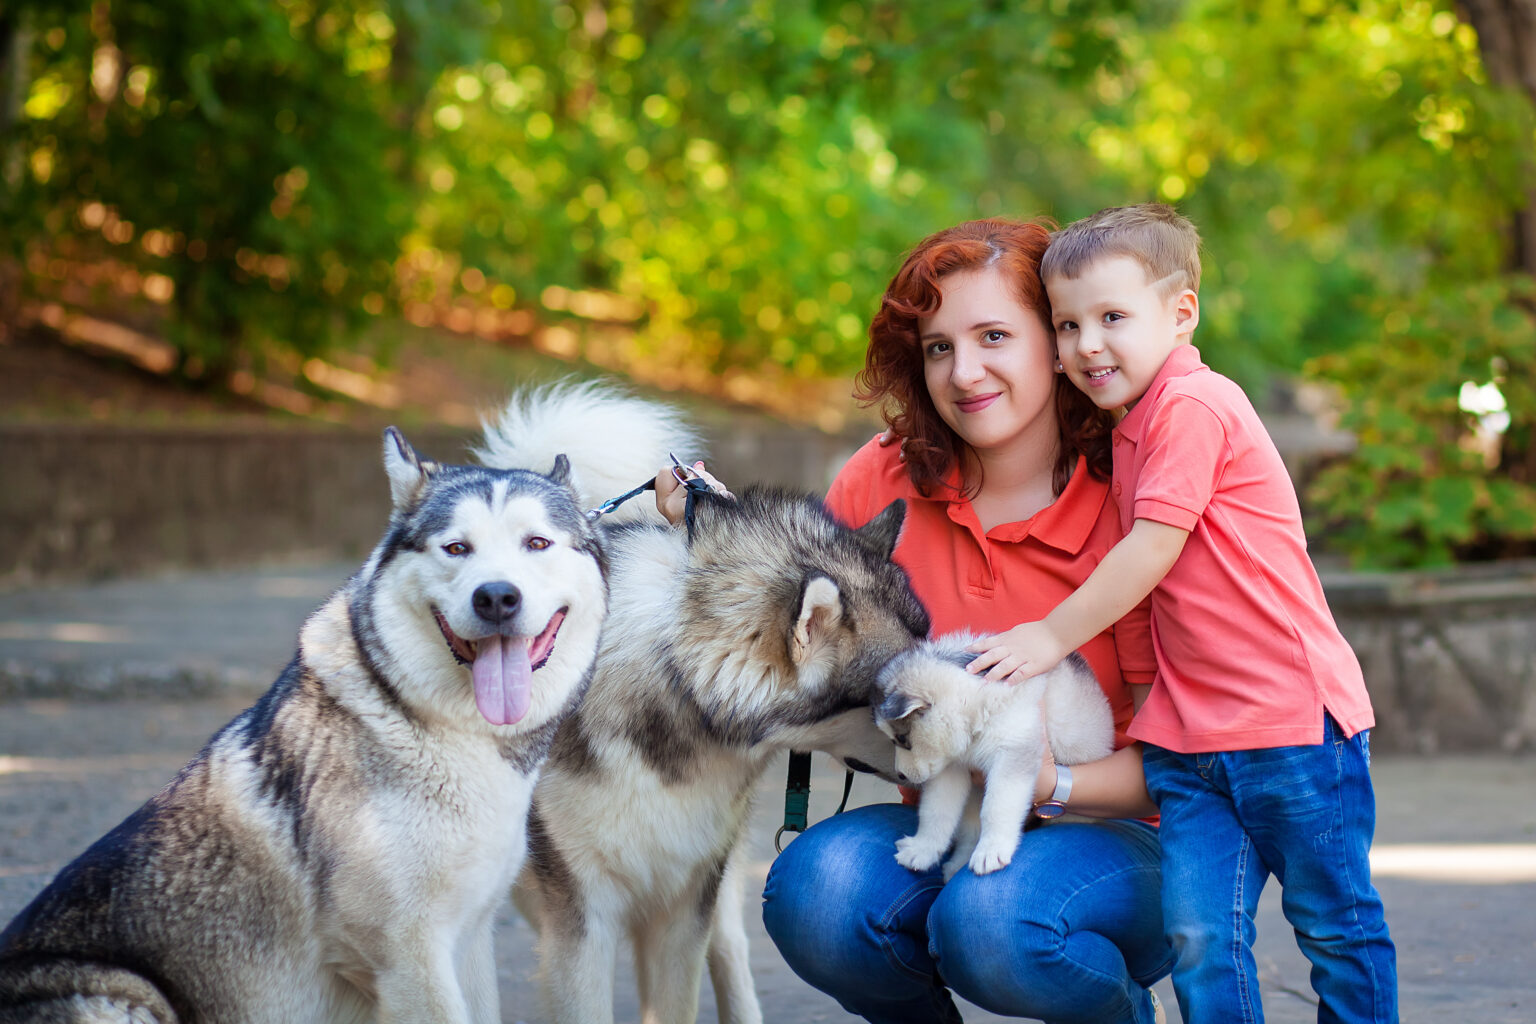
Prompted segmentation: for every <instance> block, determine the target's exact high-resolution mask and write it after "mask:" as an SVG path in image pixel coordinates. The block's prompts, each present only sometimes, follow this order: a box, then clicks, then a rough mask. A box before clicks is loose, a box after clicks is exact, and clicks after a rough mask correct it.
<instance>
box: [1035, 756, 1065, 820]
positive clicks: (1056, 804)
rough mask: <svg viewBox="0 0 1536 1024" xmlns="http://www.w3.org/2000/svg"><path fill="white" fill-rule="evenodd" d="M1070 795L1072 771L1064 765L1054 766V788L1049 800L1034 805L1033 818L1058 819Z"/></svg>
mask: <svg viewBox="0 0 1536 1024" xmlns="http://www.w3.org/2000/svg"><path fill="white" fill-rule="evenodd" d="M1071 795H1072V769H1071V768H1068V767H1067V766H1066V765H1064V764H1058V765H1057V766H1056V788H1055V789H1053V790H1051V798H1050V799H1049V800H1042V801H1040V802H1039V803H1037V804H1035V817H1037V818H1045V819H1047V820H1049V819H1051V818H1055V817H1058V816H1059V815H1060V814H1061V813H1062V812H1063V811H1065V810H1066V809H1067V798H1068V797H1070V796H1071Z"/></svg>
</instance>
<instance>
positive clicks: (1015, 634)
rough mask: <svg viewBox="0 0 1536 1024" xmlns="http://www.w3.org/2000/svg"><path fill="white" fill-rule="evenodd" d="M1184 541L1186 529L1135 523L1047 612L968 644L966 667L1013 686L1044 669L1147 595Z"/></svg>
mask: <svg viewBox="0 0 1536 1024" xmlns="http://www.w3.org/2000/svg"><path fill="white" fill-rule="evenodd" d="M1188 539H1189V531H1188V530H1182V529H1180V528H1179V527H1177V526H1169V525H1168V524H1167V523H1159V522H1155V521H1153V520H1151V519H1138V520H1136V522H1135V523H1134V524H1132V526H1131V532H1130V533H1127V534H1126V535H1125V536H1124V537H1122V538H1120V542H1119V543H1118V544H1116V545H1115V546H1114V547H1112V548H1110V549H1109V554H1107V555H1105V556H1104V561H1102V562H1100V563H1099V565H1098V568H1096V569H1094V570H1093V572H1092V574H1090V575H1089V577H1088V578H1087V579H1086V580H1084V581H1083V584H1082V586H1080V587H1078V588H1077V589H1076V590H1075V591H1073V592H1072V594H1071V596H1070V597H1068V598H1067V599H1066V600H1064V601H1062V602H1061V603H1060V604H1058V605H1057V606H1056V608H1055V610H1054V611H1052V612H1051V614H1049V615H1047V616H1046V617H1045V618H1043V619H1041V620H1040V621H1038V622H1024V623H1020V624H1019V625H1017V626H1014V627H1013V628H1012V629H1010V630H1008V631H1007V632H1006V633H999V634H997V635H996V636H990V637H983V638H982V639H980V640H978V641H976V642H975V643H974V644H972V645H971V650H973V651H979V652H981V653H980V654H979V655H978V656H977V657H976V659H975V660H973V661H972V662H971V663H970V664H969V665H967V666H966V669H967V670H968V671H970V672H976V673H982V672H985V674H986V677H987V678H988V679H1005V678H1011V679H1012V681H1013V682H1023V681H1024V680H1025V679H1028V678H1029V677H1030V676H1034V675H1039V674H1040V673H1041V672H1044V671H1046V670H1047V669H1049V668H1051V667H1052V666H1054V665H1055V664H1056V663H1057V662H1059V661H1060V660H1061V659H1062V658H1065V657H1066V656H1067V655H1068V654H1071V653H1072V652H1073V651H1075V650H1077V649H1078V648H1079V647H1081V646H1082V645H1083V644H1085V643H1087V642H1088V641H1089V640H1092V639H1093V638H1094V637H1096V636H1098V635H1099V634H1100V633H1102V632H1103V631H1104V630H1106V629H1108V628H1109V627H1110V626H1112V625H1114V624H1115V623H1116V622H1117V621H1119V619H1120V617H1121V616H1123V615H1125V614H1126V613H1127V612H1129V611H1130V610H1131V609H1132V608H1135V607H1136V606H1137V605H1138V604H1140V603H1141V599H1142V598H1144V597H1146V596H1147V595H1148V594H1150V593H1152V590H1153V589H1154V588H1155V587H1156V586H1157V585H1158V584H1159V583H1160V582H1162V579H1163V577H1164V576H1166V575H1167V574H1168V570H1169V569H1171V568H1173V563H1174V562H1176V561H1178V558H1179V553H1180V552H1181V551H1183V550H1184V542H1185V541H1186V540H1188Z"/></svg>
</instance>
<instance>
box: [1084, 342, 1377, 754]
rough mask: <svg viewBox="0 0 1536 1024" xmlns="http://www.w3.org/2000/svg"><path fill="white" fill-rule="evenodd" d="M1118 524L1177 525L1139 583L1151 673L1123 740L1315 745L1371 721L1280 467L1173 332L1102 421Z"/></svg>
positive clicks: (1239, 406)
mask: <svg viewBox="0 0 1536 1024" xmlns="http://www.w3.org/2000/svg"><path fill="white" fill-rule="evenodd" d="M1114 460H1115V468H1114V494H1115V501H1116V503H1117V504H1118V505H1119V509H1120V522H1121V526H1122V527H1123V528H1124V529H1125V530H1129V529H1130V528H1131V524H1132V523H1133V522H1134V521H1135V520H1137V519H1150V520H1153V521H1154V522H1159V523H1166V524H1168V525H1170V526H1175V527H1178V528H1179V529H1181V530H1188V531H1190V533H1189V539H1188V541H1186V542H1185V545H1184V550H1183V552H1182V553H1181V554H1180V555H1179V558H1178V561H1177V562H1175V563H1174V565H1173V568H1172V569H1170V570H1169V571H1168V575H1166V576H1165V577H1163V581H1162V582H1161V583H1159V584H1158V585H1157V588H1156V589H1155V590H1153V591H1152V643H1153V648H1154V650H1155V652H1156V655H1157V680H1156V682H1154V683H1153V686H1152V693H1151V694H1150V695H1149V696H1148V697H1147V700H1146V703H1144V704H1143V705H1142V707H1141V711H1140V712H1139V713H1138V714H1137V715H1136V720H1135V721H1134V722H1133V723H1132V725H1131V729H1130V734H1131V735H1132V736H1134V737H1135V738H1136V739H1139V740H1144V741H1146V742H1148V743H1155V744H1157V745H1158V746H1161V747H1166V748H1168V749H1169V750H1175V751H1178V752H1179V753H1184V754H1193V753H1206V752H1210V751H1220V750H1252V749H1257V748H1260V747H1285V746H1297V745H1303V744H1316V743H1321V742H1322V739H1323V712H1324V710H1325V709H1326V710H1327V711H1328V712H1330V713H1331V714H1332V715H1333V717H1334V719H1335V720H1336V721H1337V722H1338V723H1339V725H1340V726H1341V727H1342V729H1343V731H1344V734H1345V735H1346V736H1353V735H1354V734H1355V733H1357V732H1359V731H1360V730H1361V729H1364V728H1367V727H1369V726H1371V725H1372V724H1374V722H1375V719H1374V717H1373V715H1372V713H1371V702H1370V697H1369V696H1368V695H1367V693H1366V689H1365V681H1364V679H1363V677H1362V676H1361V673H1360V663H1359V662H1358V661H1357V660H1356V659H1355V654H1354V652H1353V651H1352V650H1351V649H1350V647H1349V644H1348V642H1347V641H1345V639H1344V637H1343V635H1342V634H1341V633H1340V632H1339V629H1338V626H1337V625H1336V624H1335V623H1334V621H1333V615H1332V613H1331V612H1330V611H1329V610H1328V603H1327V601H1326V600H1325V599H1324V597H1323V587H1322V583H1321V582H1319V580H1318V578H1317V571H1316V570H1315V569H1314V568H1313V565H1312V560H1311V558H1309V557H1308V555H1307V540H1306V537H1305V535H1304V534H1303V533H1302V526H1301V508H1300V506H1299V505H1298V503H1297V500H1296V491H1295V489H1294V488H1293V487H1292V485H1291V478H1290V475H1289V474H1288V473H1287V472H1286V468H1285V464H1284V463H1283V462H1282V461H1281V460H1280V453H1279V452H1278V451H1277V450H1276V449H1275V445H1274V442H1273V441H1272V440H1270V437H1269V434H1268V432H1266V431H1265V429H1264V425H1263V424H1262V423H1261V422H1259V417H1258V414H1257V413H1256V412H1254V409H1253V406H1252V404H1250V403H1249V401H1248V397H1247V396H1246V395H1245V394H1243V391H1242V389H1241V388H1239V387H1238V386H1237V385H1236V384H1235V383H1233V382H1232V381H1230V380H1228V379H1227V378H1226V377H1223V376H1221V375H1220V374H1218V373H1214V372H1212V371H1211V369H1210V368H1209V367H1208V366H1206V365H1205V364H1204V363H1202V362H1201V361H1200V353H1199V352H1198V351H1197V350H1196V349H1195V347H1194V346H1193V345H1181V346H1180V347H1179V348H1177V349H1175V350H1174V351H1173V353H1172V354H1171V355H1170V356H1169V357H1168V360H1167V361H1166V362H1165V363H1164V364H1163V367H1162V369H1161V370H1160V371H1158V374H1157V376H1156V378H1154V379H1153V382H1152V385H1151V387H1149V388H1148V389H1147V392H1146V394H1145V395H1143V396H1142V398H1141V400H1140V401H1139V402H1137V403H1136V405H1135V406H1134V407H1133V408H1132V409H1131V411H1130V412H1129V413H1127V414H1126V416H1125V418H1124V419H1123V420H1121V421H1120V424H1119V426H1117V427H1116V428H1115V434H1114Z"/></svg>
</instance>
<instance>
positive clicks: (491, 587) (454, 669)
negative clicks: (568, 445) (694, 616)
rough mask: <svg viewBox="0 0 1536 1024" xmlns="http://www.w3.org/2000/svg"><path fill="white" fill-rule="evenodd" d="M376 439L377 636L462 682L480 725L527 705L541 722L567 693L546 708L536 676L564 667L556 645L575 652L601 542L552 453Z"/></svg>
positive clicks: (592, 623)
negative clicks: (480, 458)
mask: <svg viewBox="0 0 1536 1024" xmlns="http://www.w3.org/2000/svg"><path fill="white" fill-rule="evenodd" d="M385 449H386V452H385V464H386V467H387V468H388V470H389V476H390V484H391V490H392V492H393V496H394V513H393V516H392V518H391V529H390V532H389V535H388V536H387V537H386V538H385V541H384V542H383V544H381V546H380V548H379V550H378V551H377V552H375V557H374V559H373V560H372V561H371V562H370V566H369V568H371V569H372V571H373V576H374V581H375V582H376V583H377V584H378V585H374V586H370V587H369V588H368V592H369V593H370V594H371V596H372V597H373V602H372V604H373V611H374V613H375V615H376V617H377V621H376V627H377V635H378V636H379V637H380V639H381V641H382V642H383V643H384V645H385V646H386V647H388V648H390V649H391V653H392V654H394V655H395V657H396V659H397V661H398V663H399V664H398V667H399V668H400V669H401V670H402V671H404V672H407V673H419V674H421V675H423V676H426V677H430V678H434V679H437V680H440V681H442V684H443V685H446V686H449V687H452V686H453V685H454V684H455V683H457V685H458V686H459V687H461V688H462V689H463V692H464V693H465V694H468V693H470V692H471V688H472V693H473V700H474V705H475V707H476V708H477V709H478V710H479V713H480V715H481V716H482V717H484V719H485V720H486V721H487V722H489V723H490V724H492V725H501V726H505V725H515V724H518V723H520V722H523V721H524V719H525V718H527V717H528V715H529V713H530V711H535V712H537V713H536V714H535V715H534V716H533V719H532V720H531V721H530V724H536V723H538V722H542V721H543V720H545V719H546V718H548V716H549V714H551V713H553V711H554V710H556V709H557V707H558V705H559V704H563V703H564V697H565V696H566V695H564V694H550V695H548V696H549V698H550V703H554V704H555V705H556V707H544V706H543V704H544V703H545V702H543V701H541V700H539V696H540V694H539V692H538V688H537V687H536V686H535V680H536V678H537V677H536V673H537V672H538V670H539V669H541V668H543V667H544V666H545V665H547V664H555V665H557V666H562V667H568V666H563V665H562V658H563V657H564V655H563V650H564V648H565V647H567V646H569V647H570V658H585V657H587V656H588V654H589V652H590V650H591V648H592V646H593V644H594V642H595V638H596V634H597V629H598V626H599V624H600V623H601V620H602V614H603V610H604V608H605V604H606V601H605V590H606V586H605V582H604V577H605V573H606V566H605V564H604V559H603V551H602V548H601V545H600V544H599V542H598V539H597V535H596V533H595V532H594V531H593V529H592V527H591V525H590V524H589V523H588V522H587V519H586V517H585V516H584V515H583V514H582V513H581V511H580V507H579V505H578V502H577V499H576V495H575V494H574V492H572V491H571V489H570V488H569V487H568V486H567V483H568V468H567V464H566V462H565V459H564V457H560V458H557V459H556V461H555V466H554V469H553V470H552V471H551V473H550V474H549V475H548V476H544V475H541V474H538V473H533V472H529V471H526V470H492V469H484V468H480V467H472V466H444V465H441V464H438V463H435V462H432V461H430V460H426V459H422V458H421V457H420V456H418V455H417V454H416V453H415V452H414V451H413V450H412V449H411V448H410V446H409V445H408V444H406V443H405V441H404V439H403V438H401V437H400V436H399V435H398V433H396V434H392V435H391V436H390V437H389V438H388V439H387V440H386V443H385ZM365 571H366V570H365ZM384 581H387V585H386V584H385V583H384ZM570 634H576V635H575V636H571V635H570ZM394 637H408V638H409V642H406V643H399V642H395V641H394V640H393V639H392V638H394ZM424 638H430V640H428V641H427V642H425V643H424V642H423V640H424ZM568 639H569V640H571V641H573V642H572V643H570V644H566V642H565V641H566V640H568ZM566 660H569V659H566ZM559 674H560V675H562V676H564V674H565V673H564V672H561V673H559Z"/></svg>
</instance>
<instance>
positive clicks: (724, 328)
mask: <svg viewBox="0 0 1536 1024" xmlns="http://www.w3.org/2000/svg"><path fill="white" fill-rule="evenodd" d="M1531 7H1532V0H1468V2H1466V3H1462V4H1459V5H1456V4H1453V3H1452V2H1451V0H1185V2H1178V0H1160V2H1156V3H1135V2H1131V0H1016V2H1012V3H1006V4H1005V3H982V4H977V3H974V2H969V0H933V2H931V3H927V4H902V3H895V2H892V0H780V2H769V0H712V2H711V3H709V4H691V3H686V2H684V0H656V2H651V3H640V2H638V0H564V2H560V0H554V2H552V0H279V2H276V3H272V2H267V0H225V2H222V3H218V4H215V3H212V2H211V0H180V2H177V3H171V2H150V0H93V2H89V3H87V2H84V0H64V2H59V0H19V2H17V0H12V2H8V3H5V4H4V5H3V6H0V132H3V134H0V267H3V266H9V267H11V268H13V276H19V278H20V281H21V288H22V290H23V291H25V292H28V293H29V294H35V295H51V296H55V297H58V296H64V297H65V298H68V299H69V300H70V301H74V302H78V303H80V304H84V305H89V303H90V301H91V300H92V296H91V293H90V291H89V289H88V288H87V284H88V282H89V281H91V280H96V281H100V282H101V284H100V285H98V286H97V287H99V288H102V289H107V288H110V287H116V288H117V289H118V291H117V293H116V294H117V296H118V298H119V299H120V296H121V293H122V291H123V282H125V281H126V282H128V283H130V284H132V285H133V286H134V288H136V289H137V292H136V294H138V295H140V296H141V299H142V301H144V302H146V303H148V304H149V305H150V306H151V307H152V308H153V309H158V310H163V311H165V313H166V314H167V315H165V316H163V318H162V320H161V322H162V324H163V330H164V331H165V332H166V333H168V334H169V336H170V338H171V339H172V341H173V342H174V343H175V344H176V346H177V349H178V351H179V352H180V353H181V357H182V360H183V365H182V369H183V371H184V372H186V373H188V374H189V375H190V374H193V373H196V372H201V373H203V374H204V376H205V377H209V378H217V376H218V375H219V374H221V373H223V372H224V370H225V369H226V368H227V367H229V366H231V365H234V364H236V363H237V362H240V361H242V360H244V361H247V362H248V361H250V360H252V359H259V358H260V357H261V356H262V355H263V354H264V353H270V352H288V353H298V354H301V355H302V354H308V353H317V352H321V351H323V350H324V347H325V346H326V344H327V343H328V342H329V341H330V340H332V339H334V338H338V337H345V336H347V332H348V331H349V330H350V329H352V328H355V327H356V326H357V325H358V324H359V323H360V322H361V320H362V319H363V318H364V317H365V316H367V315H369V314H380V313H384V312H386V311H390V310H394V309H395V308H396V305H397V302H398V303H399V308H401V309H402V310H403V311H404V312H405V313H406V314H407V315H408V316H411V317H413V318H418V316H417V315H418V314H420V316H419V318H418V322H423V323H425V322H433V321H434V318H436V319H438V320H440V319H441V317H442V314H443V311H444V310H445V309H447V310H448V311H450V312H452V313H455V314H460V313H462V314H464V315H463V316H461V317H460V322H468V323H473V322H475V316H474V315H475V314H478V313H480V312H489V313H492V314H496V315H500V314H510V313H511V312H513V311H518V312H519V313H520V314H522V316H521V319H519V320H518V321H517V322H519V323H522V324H525V325H537V324H539V323H544V324H554V325H555V326H557V327H562V328H564V329H565V332H566V333H565V334H564V335H563V337H564V338H565V341H564V342H562V344H564V345H566V347H567V350H568V351H569V352H571V353H572V354H574V353H575V352H576V351H578V350H580V351H583V352H584V353H585V354H588V355H591V354H592V353H594V352H596V351H598V349H599V348H600V347H603V346H607V347H608V348H609V349H611V350H614V353H613V354H614V358H612V359H608V360H606V361H607V362H609V364H610V365H615V366H618V367H622V368H627V369H631V370H633V371H635V372H642V373H643V374H644V375H646V376H648V377H650V378H651V379H653V380H661V381H663V382H667V383H675V384H680V385H685V386H692V387H696V388H699V389H701V390H707V391H715V392H718V391H719V390H721V387H720V383H721V381H722V380H724V381H725V382H726V384H727V385H728V386H727V387H726V388H725V390H726V392H727V393H732V394H735V393H736V392H733V391H732V390H731V387H730V386H729V385H732V384H742V385H743V386H745V385H747V384H753V383H754V382H758V381H763V380H769V381H774V382H777V384H776V386H778V387H779V388H781V390H783V389H794V388H796V387H799V386H801V385H802V382H803V383H805V384H810V383H814V382H817V381H827V380H836V379H846V378H847V376H848V375H849V374H850V373H851V372H852V371H853V370H854V369H855V368H856V367H857V366H858V365H859V363H860V360H861V356H862V349H863V338H864V329H865V324H866V323H867V320H868V316H869V314H870V312H871V311H872V309H873V308H874V306H875V303H876V301H877V298H878V295H879V291H880V289H881V288H882V287H883V285H884V283H885V281H886V280H887V278H888V276H889V274H890V273H891V271H892V270H893V269H894V267H895V265H896V264H897V262H898V261H899V257H900V254H901V253H902V252H903V251H904V250H905V249H906V248H907V247H908V246H910V245H912V244H913V243H914V242H915V241H916V240H917V239H918V238H920V237H921V236H922V235H923V234H924V233H926V232H928V231H931V230H934V229H936V228H939V227H942V226H944V225H946V224H948V223H952V222H954V221H956V220H959V219H962V218H967V217H974V216H983V215H989V214H1008V215H1013V216H1024V217H1029V216H1034V215H1037V214H1046V215H1050V216H1054V217H1055V218H1057V219H1059V220H1062V221H1066V220H1070V219H1073V218H1075V217H1078V216H1081V215H1083V214H1086V213H1088V212H1091V211H1092V210H1093V209H1095V208H1097V207H1100V206H1105V205H1118V204H1122V203H1127V202H1135V201H1139V200H1144V199H1152V198H1160V199H1164V200H1167V201H1170V202H1175V203H1177V204H1179V205H1180V206H1181V208H1183V209H1184V210H1185V212H1187V213H1188V214H1189V215H1190V216H1191V217H1192V218H1193V219H1194V220H1195V221H1196V223H1197V224H1199V225H1200V227H1201V229H1202V233H1203V235H1204V237H1205V239H1206V248H1207V254H1208V257H1209V259H1208V266H1207V274H1206V282H1205V287H1204V288H1203V295H1202V306H1203V309H1202V312H1203V317H1202V326H1201V340H1200V344H1201V349H1202V352H1203V353H1204V354H1205V355H1206V357H1207V358H1208V359H1209V360H1210V362H1211V363H1212V364H1213V365H1214V366H1216V367H1217V368H1218V369H1220V370H1222V371H1224V372H1227V373H1229V374H1231V375H1233V376H1235V377H1236V378H1237V379H1239V380H1240V381H1241V382H1242V383H1243V384H1244V385H1245V386H1246V387H1247V388H1248V389H1249V390H1250V392H1251V393H1253V394H1254V396H1255V398H1256V400H1257V401H1258V402H1259V404H1260V405H1261V406H1269V405H1273V404H1274V403H1275V402H1277V401H1280V400H1283V397H1284V395H1285V394H1286V393H1287V391H1288V389H1287V388H1284V387H1278V386H1276V383H1277V382H1289V381H1292V380H1294V379H1295V378H1296V377H1297V375H1302V374H1304V375H1305V376H1306V377H1307V378H1308V379H1309V380H1310V381H1311V382H1313V383H1314V384H1318V385H1321V386H1323V388H1325V389H1326V390H1327V392H1328V393H1330V394H1332V395H1333V396H1334V401H1335V403H1336V405H1337V408H1338V410H1339V416H1340V422H1341V423H1342V425H1343V426H1345V427H1347V428H1348V429H1349V430H1351V431H1352V432H1353V433H1354V435H1355V436H1356V437H1357V438H1358V442H1359V444H1358V447H1357V449H1356V451H1355V452H1354V453H1353V454H1352V455H1350V456H1349V457H1347V458H1345V459H1342V460H1340V461H1337V462H1336V463H1333V464H1330V465H1327V466H1325V467H1323V469H1322V470H1321V472H1319V473H1318V475H1317V477H1316V479H1315V481H1314V482H1313V485H1312V487H1311V488H1310V491H1309V497H1310V507H1311V509H1312V511H1313V512H1314V517H1313V526H1314V531H1315V533H1316V534H1317V535H1319V536H1320V537H1321V538H1322V539H1324V540H1325V541H1326V542H1327V543H1329V544H1332V545H1334V546H1335V547H1336V548H1337V549H1338V550H1341V551H1343V552H1345V553H1346V554H1348V555H1350V556H1351V557H1352V558H1354V559H1355V560H1357V561H1359V562H1361V563H1369V564H1388V565H1391V564H1409V563H1420V562H1426V561H1429V562H1433V561H1444V560H1447V559H1451V558H1468V557H1493V556H1507V555H1512V554H1521V553H1529V552H1531V551H1533V550H1536V490H1533V485H1536V444H1533V441H1532V438H1533V434H1536V395H1533V393H1532V381H1533V379H1536V337H1533V329H1532V309H1533V308H1536V307H1533V298H1532V281H1533V272H1536V213H1533V204H1532V200H1533V196H1536V167H1533V154H1536V145H1533V142H1536V116H1533V107H1536V102H1533V101H1536V84H1533V83H1536V69H1533V59H1536V58H1533V56H1532V55H1533V52H1536V51H1533V44H1532V40H1531V39H1530V37H1529V36H1528V35H1525V34H1522V33H1525V32H1527V31H1528V29H1529V26H1530V24H1531V23H1532V22H1531V19H1530V17H1529V16H1528V15H1529V12H1530V10H1531ZM1522 19H1523V20H1522ZM6 253H9V260H8V261H7V259H6V257H5V255H4V254H6ZM103 267H106V268H108V270H110V271H113V272H114V273H106V274H102V273H97V274H95V276H94V277H92V276H91V275H89V274H86V273H84V271H86V270H95V271H100V270H101V269H102V268H103ZM14 268H19V271H20V273H19V275H16V274H15V273H14ZM0 283H3V282H0ZM6 293H7V290H6V289H5V288H0V298H3V297H4V296H5V294H6ZM156 303H162V304H164V305H159V306H157V305H155V304H156ZM119 304H120V303H119ZM581 332H586V336H585V338H584V339H583V338H582V337H580V333H581ZM552 333H553V332H548V333H546V334H545V335H544V336H543V337H545V338H546V339H547V338H549V337H550V336H551V335H552ZM583 345H584V346H585V348H583V347H582V346H583ZM743 396H746V393H745V392H744V393H742V394H738V397H743Z"/></svg>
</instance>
